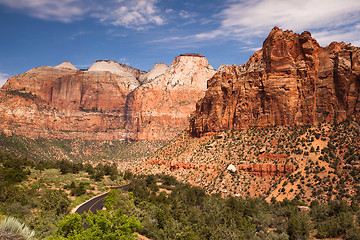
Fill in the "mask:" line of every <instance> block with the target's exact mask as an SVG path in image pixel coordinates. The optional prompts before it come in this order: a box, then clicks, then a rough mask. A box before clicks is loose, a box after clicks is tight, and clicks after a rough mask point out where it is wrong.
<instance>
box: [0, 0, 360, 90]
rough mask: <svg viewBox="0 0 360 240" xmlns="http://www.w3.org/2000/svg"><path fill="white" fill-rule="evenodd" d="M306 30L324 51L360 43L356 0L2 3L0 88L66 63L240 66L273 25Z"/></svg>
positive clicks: (146, 66) (145, 67) (45, 0)
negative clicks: (200, 60) (191, 58)
mask: <svg viewBox="0 0 360 240" xmlns="http://www.w3.org/2000/svg"><path fill="white" fill-rule="evenodd" d="M274 26H278V27H280V28H283V29H284V30H285V29H291V30H294V31H295V32H297V33H301V32H303V31H305V30H308V31H310V32H311V33H312V35H313V37H314V38H316V39H317V40H318V42H319V43H320V44H321V45H322V46H326V45H328V44H329V43H330V42H332V41H345V42H346V43H352V45H355V46H360V1H359V0H341V1H339V0H301V1H299V0H222V1H215V0H181V1H179V0H0V34H1V35H0V86H2V85H3V83H4V82H5V81H6V79H7V78H8V77H10V76H12V75H17V74H21V73H24V72H26V71H28V70H30V69H31V68H34V67H39V66H44V65H47V66H56V65H58V64H60V63H61V62H63V61H70V62H71V63H72V64H74V65H75V66H76V67H77V68H88V67H89V66H90V65H91V64H92V63H93V62H94V61H96V60H101V59H110V60H115V61H117V62H120V63H124V64H127V65H129V66H132V67H135V68H138V69H141V70H144V71H148V70H150V69H151V68H152V67H153V65H154V64H155V63H159V62H164V63H166V64H168V65H169V64H171V62H172V61H173V58H174V57H176V56H178V55H179V54H181V53H190V52H195V53H200V54H202V55H205V56H206V57H207V59H208V60H209V62H210V64H211V65H212V66H213V67H214V68H218V67H219V66H220V65H221V64H236V65H241V64H243V63H245V62H246V61H247V60H248V59H249V56H250V55H252V54H253V53H254V51H256V50H257V49H259V48H261V46H262V42H263V41H264V39H265V38H266V37H267V35H268V33H269V31H270V30H271V29H272V28H273V27H274Z"/></svg>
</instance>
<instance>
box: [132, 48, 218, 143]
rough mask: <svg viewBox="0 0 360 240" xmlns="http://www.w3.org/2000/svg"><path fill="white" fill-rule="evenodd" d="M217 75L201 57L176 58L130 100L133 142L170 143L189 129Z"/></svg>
mask: <svg viewBox="0 0 360 240" xmlns="http://www.w3.org/2000/svg"><path fill="white" fill-rule="evenodd" d="M214 73H215V70H214V69H213V68H212V67H211V65H210V64H209V62H208V61H207V59H206V58H205V57H204V56H202V55H199V54H196V55H194V54H184V55H180V56H178V57H176V58H175V59H174V61H173V63H172V64H171V65H170V67H169V68H168V69H167V70H166V72H165V73H164V74H162V75H160V76H158V77H157V78H155V79H154V80H152V81H150V82H147V83H145V84H143V85H141V86H140V87H138V88H137V89H135V90H134V91H133V92H131V93H130V94H129V97H128V102H127V105H128V107H129V108H128V109H129V111H128V112H127V114H128V115H127V116H128V119H127V123H126V129H127V130H128V131H129V132H131V133H132V134H131V135H132V136H131V138H132V139H135V140H140V139H147V140H171V139H172V138H174V137H175V136H176V135H177V134H178V133H179V132H180V131H182V130H184V129H185V128H186V126H187V125H188V119H189V117H190V114H191V113H192V112H193V111H194V110H195V103H196V102H197V101H198V100H199V99H200V98H202V97H203V96H204V95H205V91H206V87H207V86H206V82H207V80H208V79H209V78H211V77H212V76H213V75H214Z"/></svg>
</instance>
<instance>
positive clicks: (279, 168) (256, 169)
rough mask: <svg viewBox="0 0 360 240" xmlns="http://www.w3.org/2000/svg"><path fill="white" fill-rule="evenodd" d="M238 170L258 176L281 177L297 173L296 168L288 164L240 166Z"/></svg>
mask: <svg viewBox="0 0 360 240" xmlns="http://www.w3.org/2000/svg"><path fill="white" fill-rule="evenodd" d="M237 168H238V169H239V170H241V171H246V172H249V173H251V174H254V175H257V176H279V175H285V174H287V173H291V172H294V171H295V166H294V165H292V164H290V163H288V164H283V163H280V164H278V163H275V164H274V163H253V164H239V165H238V166H237Z"/></svg>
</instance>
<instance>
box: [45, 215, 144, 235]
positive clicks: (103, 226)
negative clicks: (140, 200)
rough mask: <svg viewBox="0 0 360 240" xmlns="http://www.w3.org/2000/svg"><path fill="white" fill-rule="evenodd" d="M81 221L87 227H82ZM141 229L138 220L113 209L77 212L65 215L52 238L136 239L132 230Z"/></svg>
mask: <svg viewBox="0 0 360 240" xmlns="http://www.w3.org/2000/svg"><path fill="white" fill-rule="evenodd" d="M83 223H85V224H86V226H87V228H86V229H84V227H83ZM140 229H141V224H140V221H139V220H137V219H136V218H135V217H128V216H126V215H124V214H123V213H121V211H115V212H113V213H110V212H109V211H104V210H101V211H98V212H97V214H93V213H90V214H87V213H85V214H83V215H82V216H81V217H80V216H79V215H78V214H72V215H68V216H66V217H65V218H64V219H63V220H61V221H60V222H59V223H58V230H57V231H56V237H54V238H52V239H64V238H65V239H73V240H75V239H76V240H87V239H109V240H117V239H136V238H135V236H134V232H136V231H138V230H140Z"/></svg>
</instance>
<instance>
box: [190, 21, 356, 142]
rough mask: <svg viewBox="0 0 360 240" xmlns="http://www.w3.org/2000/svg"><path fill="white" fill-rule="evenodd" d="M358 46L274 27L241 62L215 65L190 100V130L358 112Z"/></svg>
mask: <svg viewBox="0 0 360 240" xmlns="http://www.w3.org/2000/svg"><path fill="white" fill-rule="evenodd" d="M359 56H360V51H359V48H357V47H353V46H351V45H350V44H348V45H346V44H345V43H343V42H341V43H336V42H333V43H331V44H330V45H329V46H327V47H325V48H323V47H321V46H320V45H319V44H318V43H317V42H316V40H315V39H313V38H312V37H311V34H310V33H309V32H303V33H302V34H301V35H299V34H296V33H293V32H292V31H283V30H281V29H279V28H277V27H275V28H274V29H273V30H272V31H271V32H270V34H269V36H268V37H267V39H266V40H265V41H264V43H263V47H262V49H261V50H259V51H257V52H256V53H255V54H254V55H253V56H251V57H250V59H249V61H248V62H247V63H246V64H244V65H242V66H221V67H220V69H219V70H218V71H217V73H216V74H215V75H214V76H213V77H212V78H211V79H210V80H209V81H208V90H207V92H206V95H205V97H204V98H203V99H202V100H200V101H199V102H198V103H197V105H196V111H195V113H194V114H193V116H192V117H191V120H190V133H191V134H192V135H193V136H201V135H204V134H210V133H213V132H219V131H222V130H225V129H238V130H241V129H247V128H249V127H252V126H257V127H271V126H275V125H287V126H297V125H305V124H314V123H317V122H323V121H328V122H329V121H334V120H335V121H342V120H344V119H346V118H352V119H357V120H358V119H359V117H360V115H359V114H360V101H359V100H360V99H359V91H360V64H359V62H360V57H359Z"/></svg>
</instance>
